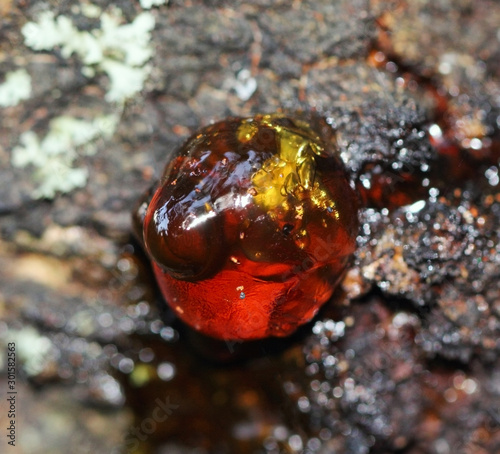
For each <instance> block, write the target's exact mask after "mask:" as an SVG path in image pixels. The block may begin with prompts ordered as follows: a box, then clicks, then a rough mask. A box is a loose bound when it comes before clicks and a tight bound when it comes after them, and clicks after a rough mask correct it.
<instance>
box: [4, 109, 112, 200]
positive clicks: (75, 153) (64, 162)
mask: <svg viewBox="0 0 500 454" xmlns="http://www.w3.org/2000/svg"><path fill="white" fill-rule="evenodd" d="M117 122H118V117H117V116H115V115H108V116H103V117H99V118H96V119H95V120H94V121H91V122H89V121H85V120H80V119H76V118H73V117H69V116H61V117H57V118H55V119H54V120H52V122H51V123H50V126H49V132H48V133H47V135H46V136H45V137H44V138H43V139H42V140H40V139H39V138H38V136H37V135H36V134H35V133H34V132H33V131H27V132H25V133H23V134H22V135H21V138H20V142H21V144H20V145H19V146H17V147H16V148H14V150H13V151H12V165H14V166H15V167H27V166H33V167H34V174H33V178H34V180H35V182H36V183H37V184H38V187H37V188H36V189H35V191H34V193H33V196H34V197H35V198H52V197H54V196H55V194H56V193H57V192H62V193H66V192H69V191H72V190H73V189H75V188H79V187H83V186H85V184H86V182H87V178H88V171H87V169H85V168H75V167H74V163H75V160H76V159H77V158H78V157H79V156H81V155H90V154H93V153H95V151H96V144H95V142H96V140H97V139H99V138H101V137H102V138H109V137H110V136H111V135H112V134H113V132H114V131H115V129H116V124H117Z"/></svg>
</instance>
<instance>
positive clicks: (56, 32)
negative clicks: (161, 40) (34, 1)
mask: <svg viewBox="0 0 500 454" xmlns="http://www.w3.org/2000/svg"><path fill="white" fill-rule="evenodd" d="M122 21H123V19H122V17H121V12H120V10H119V9H114V10H113V11H112V13H107V12H103V13H102V15H101V28H99V29H94V30H91V31H90V32H88V31H80V30H78V29H77V28H76V27H75V25H74V24H73V22H72V21H71V19H70V18H68V17H66V16H58V17H55V16H54V13H53V12H52V11H46V12H44V13H42V14H41V15H40V16H39V18H38V20H37V21H36V22H28V23H27V24H25V25H24V27H23V28H22V33H23V35H24V40H25V44H26V45H27V46H29V47H31V48H32V49H34V50H37V51H50V50H54V49H56V48H59V49H60V51H61V55H62V56H63V57H64V58H69V57H70V56H71V55H73V54H76V55H77V56H78V57H79V58H80V59H81V61H82V63H83V74H84V75H85V76H89V77H90V76H93V75H94V74H95V73H96V72H104V73H106V74H107V75H108V77H109V81H110V83H109V89H108V93H107V96H106V99H107V100H108V101H111V102H117V103H123V102H124V101H126V100H127V99H129V98H131V97H132V96H133V95H135V94H136V93H138V92H139V91H140V90H142V88H143V86H144V81H145V80H146V78H147V77H148V75H149V73H150V71H151V67H150V66H149V65H147V64H146V63H147V62H148V60H150V59H151V57H152V55H153V49H152V48H151V46H150V41H151V31H152V30H153V28H154V26H155V20H154V17H153V15H152V14H151V13H148V12H143V13H141V14H139V15H138V16H137V17H136V18H135V19H134V20H133V21H132V22H131V23H130V24H123V23H122ZM118 72H119V73H120V76H119V77H118Z"/></svg>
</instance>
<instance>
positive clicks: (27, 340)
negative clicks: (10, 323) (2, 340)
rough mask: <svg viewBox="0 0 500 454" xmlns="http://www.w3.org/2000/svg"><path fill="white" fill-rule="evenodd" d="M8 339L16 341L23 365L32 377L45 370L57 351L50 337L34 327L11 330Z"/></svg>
mask: <svg viewBox="0 0 500 454" xmlns="http://www.w3.org/2000/svg"><path fill="white" fill-rule="evenodd" d="M8 339H9V341H12V342H15V344H16V351H17V355H18V358H19V360H20V363H21V367H22V369H23V371H24V372H25V373H26V375H28V376H30V377H33V376H36V375H38V374H40V373H41V372H43V370H44V369H45V368H46V367H47V364H48V363H49V362H50V361H51V360H53V359H54V355H55V351H54V347H53V344H52V342H51V341H50V339H49V338H47V337H45V336H42V335H41V334H40V333H39V332H38V331H37V330H35V329H34V328H32V327H26V328H22V329H20V330H9V331H8Z"/></svg>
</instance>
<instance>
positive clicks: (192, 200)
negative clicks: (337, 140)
mask: <svg viewBox="0 0 500 454" xmlns="http://www.w3.org/2000/svg"><path fill="white" fill-rule="evenodd" d="M357 200H358V199H357V196H356V194H355V192H354V190H353V189H352V188H351V186H350V184H349V180H348V176H347V173H346V171H345V169H344V167H343V165H342V162H341V161H340V159H339V157H338V156H337V154H336V150H335V145H334V144H333V143H323V141H322V140H321V139H320V138H319V136H318V135H317V133H316V132H315V131H313V130H312V129H311V128H310V127H309V126H308V125H307V124H306V123H304V122H302V121H300V120H296V119H291V118H288V117H285V116H282V115H260V116H256V117H253V118H246V119H243V118H234V119H228V120H224V121H221V122H218V123H215V124H213V125H210V126H208V127H206V128H203V129H201V130H200V131H199V132H197V133H196V134H194V135H193V136H192V137H191V138H190V139H189V140H188V141H187V142H186V143H185V144H184V146H182V147H181V148H180V149H179V150H178V152H177V153H176V154H175V155H174V156H173V158H172V160H171V162H170V163H168V165H167V167H166V169H165V172H164V174H163V177H162V180H161V182H160V185H159V186H158V188H157V189H156V190H155V192H154V194H153V196H152V198H151V200H150V201H148V202H145V203H144V204H143V205H142V206H141V207H140V208H139V211H140V212H139V213H138V217H139V219H140V220H141V221H142V224H143V232H142V233H143V239H144V244H145V247H146V250H147V252H148V253H149V255H150V257H151V258H152V262H153V268H154V271H155V274H156V277H157V280H158V282H159V285H160V288H161V290H162V293H163V295H164V297H165V300H166V301H167V303H168V304H169V305H170V306H171V308H172V309H173V310H174V311H175V312H176V314H177V315H178V316H179V317H180V318H181V319H182V320H184V321H185V322H186V323H187V324H189V325H191V326H192V327H194V328H195V329H196V330H198V331H201V332H202V333H204V334H207V335H209V336H212V337H216V338H219V339H232V340H235V339H236V340H238V339H241V340H246V339H258V338H263V337H267V336H286V335H289V334H291V333H292V332H294V331H295V330H296V329H297V327H298V326H299V325H301V324H303V323H305V322H307V321H309V320H310V319H311V318H312V317H314V315H315V314H316V313H317V311H318V309H319V308H320V306H321V305H322V304H323V303H325V302H326V301H327V300H328V299H329V298H330V296H331V294H332V292H333V290H334V288H335V285H336V284H337V283H338V281H339V279H340V278H341V276H342V274H343V272H344V270H345V268H346V266H347V264H348V261H349V257H350V255H351V254H352V252H353V251H354V248H355V239H356V234H357V229H358V219H357V210H358V201H357Z"/></svg>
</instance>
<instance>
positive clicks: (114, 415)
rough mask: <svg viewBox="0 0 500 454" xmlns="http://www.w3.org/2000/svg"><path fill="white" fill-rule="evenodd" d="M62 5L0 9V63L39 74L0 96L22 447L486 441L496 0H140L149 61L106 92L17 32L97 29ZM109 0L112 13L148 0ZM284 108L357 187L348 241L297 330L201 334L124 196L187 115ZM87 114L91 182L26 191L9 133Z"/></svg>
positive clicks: (467, 447) (493, 352)
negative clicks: (351, 243) (174, 306)
mask: <svg viewBox="0 0 500 454" xmlns="http://www.w3.org/2000/svg"><path fill="white" fill-rule="evenodd" d="M79 3H80V2H76V1H73V0H70V1H66V2H60V1H55V0H51V1H46V2H41V1H21V0H19V1H15V0H8V1H6V2H2V5H1V6H0V18H1V21H0V36H1V37H2V38H3V39H2V40H1V41H0V61H1V62H2V64H1V65H0V80H3V76H5V75H6V74H7V73H8V72H9V71H13V70H15V69H18V68H26V69H27V70H28V72H29V73H30V75H31V77H32V87H33V88H32V95H31V97H30V98H29V99H28V100H26V101H24V102H21V103H20V104H18V105H17V106H14V107H6V108H1V109H0V115H1V117H2V122H1V124H0V163H1V165H0V191H1V197H0V198H1V200H0V215H1V218H0V231H1V239H0V250H1V253H0V270H1V271H0V317H1V319H0V338H1V340H2V342H3V343H4V344H6V343H7V342H13V341H15V342H16V344H17V353H18V361H19V363H18V369H19V372H18V391H19V401H18V402H19V410H18V442H19V449H20V451H19V452H23V453H30V454H34V453H40V454H42V453H51V454H55V453H69V452H71V453H87V452H95V453H109V452H113V453H115V452H116V453H118V452H132V453H158V454H159V453H169V454H172V453H178V454H181V453H192V452H196V453H200V454H201V453H210V454H211V453H218V454H219V453H220V454H222V453H234V452H238V453H243V454H244V453H252V454H257V453H261V454H264V453H266V454H278V453H279V454H282V453H325V454H326V453H332V452H336V453H345V454H358V453H374V454H375V453H377V454H388V453H396V452H397V453H404V454H417V453H422V454H423V453H435V454H446V453H485V454H486V453H496V452H500V431H499V425H500V414H499V408H500V362H499V359H498V358H499V352H500V343H499V340H498V339H499V338H500V336H499V335H500V286H499V283H498V282H499V277H500V246H499V244H500V242H499V240H500V228H499V226H500V195H499V194H498V164H499V156H500V153H499V147H498V139H499V130H498V129H499V124H500V120H499V119H500V104H499V100H500V73H499V70H500V67H499V61H500V58H499V57H500V55H499V46H498V36H497V35H498V33H497V29H498V24H499V23H500V5H499V4H498V3H497V2H494V1H487V0H481V1H472V0H470V1H469V0H461V1H458V2H452V1H446V0H444V1H441V2H437V3H436V2H431V1H419V2H402V1H388V2H384V1H375V0H372V1H368V0H357V1H354V2H352V1H347V0H345V1H344V0H341V1H338V2H324V1H313V0H311V1H295V2H286V1H279V2H271V1H265V0H261V1H256V2H239V1H237V2H216V1H210V0H207V1H196V0H193V1H190V2H183V1H171V2H170V3H169V4H168V5H163V6H160V7H159V8H156V9H153V10H152V14H153V15H154V17H155V19H156V27H155V29H154V31H153V32H152V44H153V46H154V55H153V58H152V60H151V62H150V63H151V65H152V67H153V70H152V72H151V75H150V77H149V79H148V81H147V83H146V86H145V87H144V89H143V91H142V92H141V93H140V94H138V95H137V96H136V97H135V98H134V99H133V100H131V101H129V102H128V103H127V104H126V106H125V108H124V109H123V111H121V110H118V108H117V107H116V106H113V105H111V104H109V103H107V102H106V101H105V100H104V99H103V96H104V94H105V92H106V87H107V83H108V81H107V79H106V77H105V76H104V75H102V74H97V75H96V76H95V77H93V78H87V77H84V76H83V75H82V72H81V62H80V61H79V60H78V58H77V57H76V56H74V55H73V56H71V57H69V58H64V57H63V56H61V54H60V53H59V52H58V51H57V50H55V51H50V52H48V51H47V52H45V51H44V52H34V51H33V50H31V49H29V48H28V47H26V46H25V45H24V44H23V37H22V34H21V27H22V26H23V25H24V24H25V23H26V22H27V21H29V20H35V18H36V17H37V16H38V15H39V14H40V12H42V11H44V10H50V11H53V12H54V14H55V16H58V15H66V16H68V17H70V18H71V19H72V20H73V22H74V23H75V24H76V25H77V26H78V28H79V29H81V30H85V29H92V28H94V27H96V26H98V19H96V18H94V19H91V18H88V17H86V16H84V15H82V14H80V13H79V11H78V9H75V7H76V6H77V5H79ZM94 3H95V4H98V5H99V6H101V7H102V8H103V9H105V8H106V7H107V6H108V5H107V4H108V2H106V1H97V0H96V1H94ZM113 4H114V6H115V7H118V8H120V9H121V10H122V12H123V20H124V21H126V22H130V21H131V20H133V18H134V17H136V16H137V14H138V13H139V12H140V11H141V8H140V5H139V3H138V2H135V1H131V0H119V1H116V2H113ZM242 70H248V74H246V75H245V76H243V75H242V72H241V71H242ZM244 74H245V73H244ZM238 76H239V78H238ZM253 82H256V89H255V91H253V90H252V84H253ZM248 93H249V94H250V97H249V98H248V99H246V98H247V96H246V95H247V94H248ZM278 109H285V110H290V111H293V110H302V111H305V112H306V115H307V112H308V111H309V110H310V109H313V110H315V111H316V112H317V113H319V114H320V115H322V116H324V117H326V118H327V119H328V122H329V123H330V124H332V126H333V128H334V130H335V131H336V135H337V143H338V146H339V152H340V153H341V157H342V159H343V160H344V161H345V163H346V166H347V168H348V170H349V172H350V173H351V175H352V179H353V181H354V182H355V184H356V185H357V186H358V189H359V191H360V194H361V196H362V198H363V201H364V206H365V208H364V209H363V210H362V212H361V213H360V217H361V224H362V226H361V230H360V234H359V237H358V243H359V247H358V250H357V252H356V254H355V257H354V260H353V265H352V268H351V269H350V271H349V272H348V273H347V275H346V278H345V280H344V282H343V284H342V288H341V289H339V291H338V292H337V293H336V294H335V295H334V297H333V298H332V301H331V302H330V303H328V304H327V306H326V307H325V308H324V309H323V310H322V311H321V312H320V314H319V315H318V316H317V318H316V319H315V320H314V321H313V322H311V323H310V324H309V325H307V326H305V327H303V328H302V329H301V330H300V331H299V332H298V333H297V334H296V335H294V336H293V337H292V338H290V339H284V340H275V339H270V340H267V341H264V342H259V343H252V344H250V345H247V344H244V343H239V342H227V343H222V344H220V343H218V342H212V341H210V340H209V339H202V338H200V337H199V336H198V335H197V334H195V333H192V332H190V331H189V330H188V329H187V328H186V327H184V326H182V324H181V323H180V322H179V321H177V320H174V317H173V315H172V314H171V313H170V312H169V311H168V310H167V309H166V308H165V305H164V303H163V302H162V301H161V298H160V297H159V296H158V294H157V292H156V289H155V286H154V282H153V279H152V276H151V273H150V270H149V268H148V265H147V261H146V260H145V258H144V257H143V255H142V253H141V251H140V248H139V247H138V245H137V244H136V243H135V241H134V240H133V237H132V233H131V232H132V228H131V211H132V208H133V206H134V204H135V203H136V201H137V200H138V199H139V198H140V196H141V194H142V193H143V192H144V191H145V190H146V189H147V187H148V186H149V185H150V184H151V183H152V182H153V181H154V180H155V179H156V178H157V177H158V176H159V175H160V174H161V171H162V168H163V166H164V164H165V163H166V162H167V160H168V157H169V155H170V154H171V153H172V151H173V150H174V148H175V147H176V146H179V144H180V143H182V141H183V140H184V139H185V138H186V137H187V136H188V135H189V134H191V133H192V132H194V131H195V130H196V129H197V128H198V127H199V126H201V125H206V124H207V123H209V122H211V121H214V120H218V119H222V118H224V117H227V116H246V115H251V114H252V113H257V112H273V111H276V110H278ZM103 113H119V114H120V115H121V117H120V122H119V125H118V127H117V130H116V132H115V134H114V135H113V137H112V139H110V140H104V139H103V140H102V141H100V142H98V143H97V147H98V151H97V153H96V154H94V155H93V156H80V157H79V158H78V159H79V161H78V162H79V164H81V165H82V166H84V167H85V168H87V169H88V170H89V179H88V183H87V185H86V186H85V187H84V188H81V189H77V190H74V191H72V192H71V193H69V194H65V195H59V196H57V197H56V198H54V199H53V200H33V199H32V192H33V190H34V188H35V187H36V183H35V182H34V180H33V173H32V169H30V168H23V169H19V168H14V167H12V165H11V150H12V149H13V148H14V147H15V146H16V145H17V144H18V142H19V137H20V136H21V134H22V133H23V132H26V131H30V130H31V131H35V132H36V133H38V134H39V135H40V136H43V135H44V134H45V133H46V132H47V128H48V124H49V121H50V120H51V119H52V118H55V117H57V116H59V115H62V114H64V115H72V116H76V117H79V118H82V117H83V118H86V119H92V118H93V117H95V116H97V115H102V114H103ZM2 348H3V349H4V351H5V348H4V347H2ZM3 367H5V364H3ZM5 389H6V383H5V381H4V378H3V376H2V380H1V381H0V390H1V392H2V393H3V392H4V390H5ZM5 424H7V420H6V414H5V413H2V414H0V426H1V427H6V426H5ZM3 442H4V439H3V437H2V443H3Z"/></svg>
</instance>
